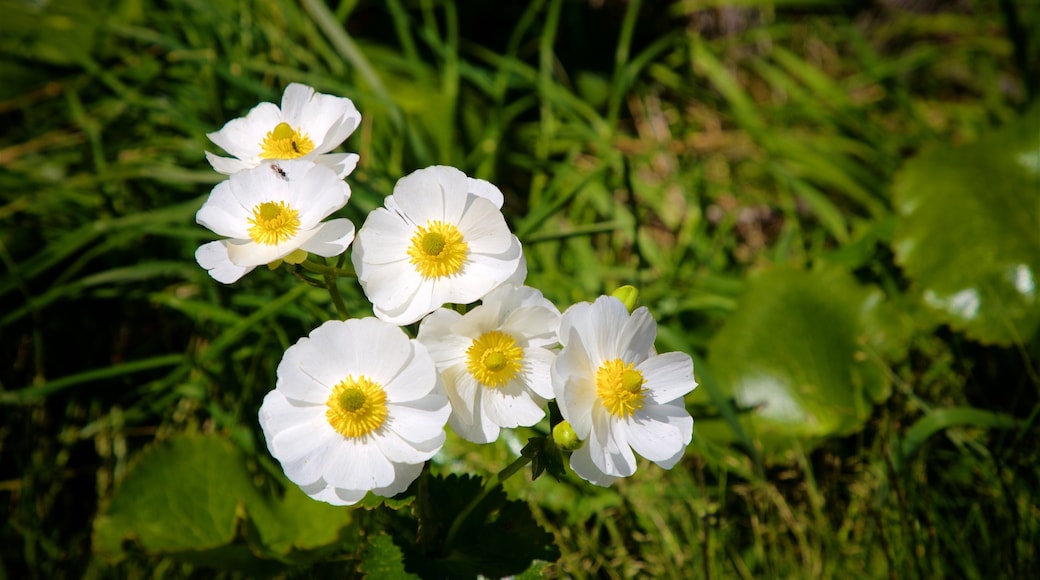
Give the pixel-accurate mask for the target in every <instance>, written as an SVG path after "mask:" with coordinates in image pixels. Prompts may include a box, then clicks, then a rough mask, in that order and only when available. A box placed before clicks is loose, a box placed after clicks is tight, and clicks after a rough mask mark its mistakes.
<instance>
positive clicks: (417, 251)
mask: <svg viewBox="0 0 1040 580" xmlns="http://www.w3.org/2000/svg"><path fill="white" fill-rule="evenodd" d="M411 242H412V245H411V246H410V247H409V248H408V255H409V256H411V258H412V259H411V263H412V265H413V266H415V271H416V272H418V273H419V274H421V275H422V277H423V278H425V279H427V280H429V279H431V278H443V277H445V276H453V275H455V274H458V273H459V271H460V270H462V266H463V265H464V264H465V263H466V257H467V256H469V245H468V244H466V242H465V241H463V239H462V232H460V231H459V229H458V228H456V227H455V226H454V225H452V224H449V223H445V222H442V221H437V220H431V221H429V222H426V225H425V226H418V227H417V228H415V234H414V235H412V240H411Z"/></svg>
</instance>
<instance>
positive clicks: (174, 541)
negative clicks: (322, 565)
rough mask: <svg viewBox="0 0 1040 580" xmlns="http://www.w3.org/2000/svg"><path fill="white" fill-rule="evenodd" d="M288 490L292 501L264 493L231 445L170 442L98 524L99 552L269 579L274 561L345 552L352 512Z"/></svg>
mask: <svg viewBox="0 0 1040 580" xmlns="http://www.w3.org/2000/svg"><path fill="white" fill-rule="evenodd" d="M284 484H285V494H284V497H281V498H275V497H272V496H270V495H268V494H265V493H263V492H261V490H260V488H259V487H257V485H256V484H255V483H254V479H253V475H252V474H251V473H250V470H249V468H248V464H247V457H246V455H245V454H244V453H243V452H242V451H241V450H240V449H239V448H237V447H235V446H234V445H233V444H231V443H230V442H229V441H227V440H226V439H222V438H219V437H215V436H197V435H196V436H181V437H177V438H174V439H170V440H167V441H164V442H162V443H159V444H157V445H155V446H153V447H151V448H149V449H147V450H145V451H144V452H142V453H141V455H140V457H139V458H138V461H137V463H136V464H135V465H134V467H133V468H132V469H131V470H130V472H129V473H128V474H127V476H126V479H124V480H123V482H122V483H121V484H120V486H119V488H118V489H117V490H116V492H115V495H114V496H113V497H112V499H111V501H110V503H109V504H108V505H107V506H106V507H105V508H104V509H103V510H102V511H101V514H100V515H99V516H98V517H97V519H96V520H95V522H94V550H95V551H96V552H97V553H99V554H100V555H102V556H103V557H105V558H107V559H110V560H116V561H118V560H121V559H122V558H123V557H124V556H125V554H126V552H127V546H126V543H127V542H130V543H135V544H137V549H138V550H143V551H144V552H146V553H149V554H155V555H167V556H174V557H178V558H180V559H183V560H187V561H191V562H195V563H201V564H206V565H215V566H220V567H224V568H231V569H249V570H261V571H267V572H270V571H271V563H270V560H271V559H274V560H278V561H281V562H284V563H287V564H296V563H303V562H308V561H311V560H312V559H313V558H314V557H315V556H316V554H314V553H311V552H312V551H315V550H320V549H324V548H328V547H332V546H336V545H337V544H339V542H340V533H341V531H342V529H343V528H344V527H345V526H346V525H347V524H348V523H349V522H350V519H351V518H350V511H349V510H347V509H344V508H341V507H334V506H330V505H327V504H323V503H320V502H316V501H314V500H312V499H310V498H309V497H307V496H306V495H305V494H304V493H303V492H302V491H300V489H299V488H298V487H297V486H296V485H294V484H292V483H290V482H288V481H284ZM264 562H267V563H266V564H265V563H264Z"/></svg>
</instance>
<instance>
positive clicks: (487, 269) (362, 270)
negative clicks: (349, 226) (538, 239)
mask: <svg viewBox="0 0 1040 580" xmlns="http://www.w3.org/2000/svg"><path fill="white" fill-rule="evenodd" d="M384 205H385V206H386V207H385V208H377V209H376V210H374V211H373V212H372V213H370V214H369V215H368V219H367V220H365V224H364V225H363V226H362V227H361V230H360V231H359V232H358V239H357V243H355V244H354V251H353V252H352V254H351V260H352V261H353V262H354V269H355V270H356V271H357V275H358V280H359V281H360V282H361V287H362V288H363V289H364V290H365V294H366V295H367V296H368V299H369V300H370V301H371V302H372V305H373V311H374V312H375V314H376V316H378V317H379V318H381V319H383V320H386V321H387V322H393V323H394V324H402V325H403V324H411V323H413V322H415V321H417V320H419V319H420V318H422V317H423V316H425V315H426V314H429V313H430V312H432V311H434V310H435V309H437V308H439V307H440V306H441V305H443V304H446V303H449V302H450V303H456V304H469V303H471V302H475V301H476V300H479V299H480V298H482V297H483V296H484V295H485V294H487V293H488V292H490V291H491V290H492V289H494V288H496V287H497V286H499V285H501V284H503V283H505V282H507V281H509V282H511V283H514V284H517V285H519V284H522V283H523V279H524V277H525V276H526V275H527V265H526V263H525V262H524V259H523V251H522V250H521V248H520V241H519V240H518V239H517V238H516V236H514V235H513V234H512V233H510V231H509V226H507V225H506V222H505V219H504V218H503V217H502V212H501V211H500V208H501V206H502V193H501V192H500V191H498V188H496V187H495V186H493V185H491V184H490V183H488V182H486V181H481V180H477V179H471V178H468V177H466V175H465V174H464V173H462V172H461V171H459V170H458V169H455V168H454V167H444V166H434V167H427V168H426V169H420V170H419V171H416V172H414V173H412V174H411V175H408V176H405V177H403V178H401V179H400V180H399V181H398V182H397V185H396V186H394V193H393V195H390V196H388V197H387V198H386V201H385V202H384Z"/></svg>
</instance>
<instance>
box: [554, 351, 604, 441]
mask: <svg viewBox="0 0 1040 580" xmlns="http://www.w3.org/2000/svg"><path fill="white" fill-rule="evenodd" d="M595 372H596V371H595V369H594V368H592V366H591V363H590V361H589V358H588V354H587V353H586V351H585V346H584V344H583V343H582V341H581V337H580V335H578V333H577V332H576V331H573V330H572V331H571V340H570V342H569V343H568V344H567V346H566V347H565V348H564V349H563V350H561V351H560V353H559V354H557V355H556V360H554V361H553V364H552V369H551V373H552V383H553V393H554V394H555V395H556V403H557V404H558V405H559V407H560V413H562V414H563V418H564V419H567V421H569V422H570V424H571V427H573V428H574V432H575V433H576V434H577V435H578V437H579V438H582V439H584V438H586V437H588V436H589V432H590V431H591V429H592V409H593V406H594V405H595V403H596V382H595V381H596V379H595Z"/></svg>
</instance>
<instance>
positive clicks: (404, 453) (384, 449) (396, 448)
mask: <svg viewBox="0 0 1040 580" xmlns="http://www.w3.org/2000/svg"><path fill="white" fill-rule="evenodd" d="M441 433H443V431H441ZM373 444H374V445H377V446H378V447H379V450H380V452H381V453H382V454H383V455H384V456H386V458H387V459H389V460H390V461H391V462H393V463H395V464H396V463H420V464H421V463H422V462H424V461H426V460H427V459H429V458H431V457H433V456H434V455H436V454H437V451H438V450H439V449H440V447H439V446H438V447H436V448H434V449H432V450H431V449H429V448H417V447H416V446H415V445H412V443H411V442H409V441H405V440H404V439H403V438H401V436H400V435H398V434H397V433H396V432H394V430H393V429H383V430H381V431H380V433H379V434H378V435H377V436H374V437H373Z"/></svg>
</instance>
